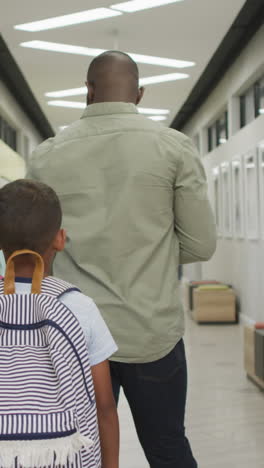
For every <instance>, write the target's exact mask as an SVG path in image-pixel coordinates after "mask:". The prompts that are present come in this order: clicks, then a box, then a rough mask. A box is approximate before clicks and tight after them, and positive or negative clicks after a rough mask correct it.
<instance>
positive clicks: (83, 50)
mask: <svg viewBox="0 0 264 468" xmlns="http://www.w3.org/2000/svg"><path fill="white" fill-rule="evenodd" d="M20 45H21V46H22V47H29V48H31V49H38V50H48V51H51V52H61V53H65V54H76V55H86V56H89V57H97V55H100V54H102V53H103V52H106V50H105V49H90V48H89V47H81V46H74V45H69V44H61V43H57V42H48V41H28V42H22V43H21V44H20ZM128 55H130V57H131V58H132V59H133V60H135V62H138V63H145V64H149V65H159V66H161V67H172V68H185V67H192V66H193V65H195V63H194V62H188V61H185V60H175V59H169V58H163V57H153V56H151V55H141V54H134V53H130V52H128Z"/></svg>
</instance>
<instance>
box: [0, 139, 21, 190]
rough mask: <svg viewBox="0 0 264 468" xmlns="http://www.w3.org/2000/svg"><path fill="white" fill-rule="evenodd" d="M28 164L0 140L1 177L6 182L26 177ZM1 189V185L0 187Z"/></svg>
mask: <svg viewBox="0 0 264 468" xmlns="http://www.w3.org/2000/svg"><path fill="white" fill-rule="evenodd" d="M25 172H26V164H25V161H24V159H23V158H21V156H19V155H18V154H17V153H16V152H15V151H14V150H12V149H11V148H10V147H9V146H8V145H6V144H5V143H4V142H3V141H2V140H0V177H1V179H2V178H3V179H6V181H12V180H16V179H22V178H23V177H25ZM0 187H1V185H0Z"/></svg>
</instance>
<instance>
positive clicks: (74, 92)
mask: <svg viewBox="0 0 264 468" xmlns="http://www.w3.org/2000/svg"><path fill="white" fill-rule="evenodd" d="M185 78H189V75H187V74H186V73H169V74H167V75H158V76H150V77H146V78H141V79H140V80H139V84H140V86H145V85H149V84H157V83H165V82H168V81H176V80H183V79H185ZM86 93H87V88H86V86H82V87H81V88H71V89H62V90H59V91H51V92H48V93H45V96H47V97H51V98H62V97H69V96H84V95H85V94H86Z"/></svg>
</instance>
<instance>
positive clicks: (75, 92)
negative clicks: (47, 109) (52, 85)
mask: <svg viewBox="0 0 264 468" xmlns="http://www.w3.org/2000/svg"><path fill="white" fill-rule="evenodd" d="M85 94H87V88H86V86H82V87H81V88H72V89H62V90H61V91H51V92H49V93H45V96H47V97H50V98H63V97H69V96H84V95H85Z"/></svg>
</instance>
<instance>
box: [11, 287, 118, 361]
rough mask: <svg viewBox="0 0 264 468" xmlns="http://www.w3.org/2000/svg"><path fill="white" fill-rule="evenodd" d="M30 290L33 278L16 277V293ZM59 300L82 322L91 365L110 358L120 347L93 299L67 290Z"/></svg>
mask: <svg viewBox="0 0 264 468" xmlns="http://www.w3.org/2000/svg"><path fill="white" fill-rule="evenodd" d="M30 292H31V280H30V279H28V278H16V293H17V294H30ZM59 300H60V301H61V302H62V303H63V304H64V305H66V306H67V307H68V309H70V310H71V312H72V313H73V314H74V315H75V316H76V317H77V319H78V320H79V322H80V324H81V327H82V329H83V331H84V334H85V338H86V342H87V348H88V352H89V358H90V364H91V366H95V365H97V364H100V362H103V361H105V360H106V359H109V358H110V357H111V356H112V355H113V354H114V353H115V352H116V351H117V349H118V348H117V346H116V343H115V342H114V339H113V337H112V335H111V333H110V331H109V330H108V328H107V325H106V323H105V321H104V320H103V318H102V316H101V314H100V312H99V310H98V308H97V307H96V305H95V303H94V302H93V300H92V299H91V298H90V297H88V296H85V295H84V294H82V293H80V292H78V291H70V292H68V293H67V292H66V293H65V294H63V295H62V296H60V298H59Z"/></svg>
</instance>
